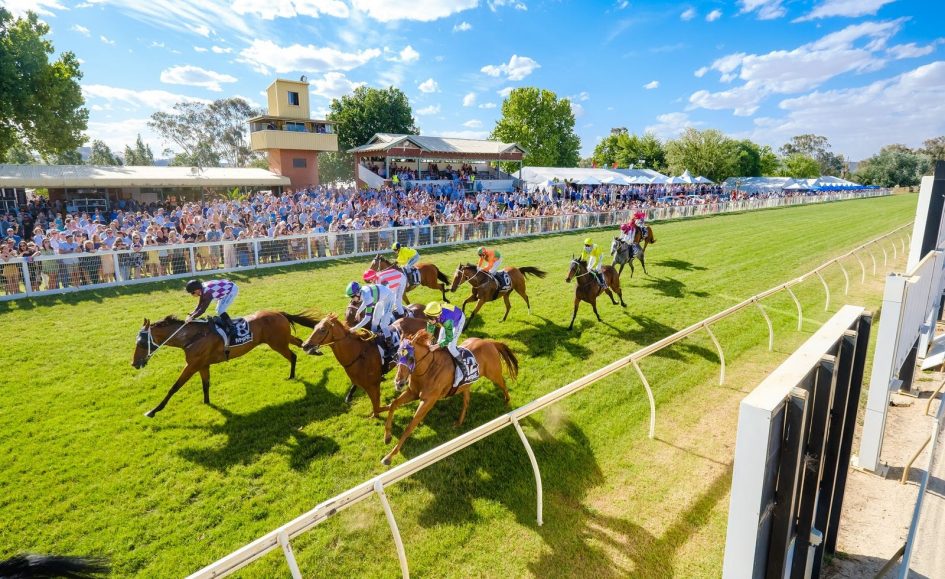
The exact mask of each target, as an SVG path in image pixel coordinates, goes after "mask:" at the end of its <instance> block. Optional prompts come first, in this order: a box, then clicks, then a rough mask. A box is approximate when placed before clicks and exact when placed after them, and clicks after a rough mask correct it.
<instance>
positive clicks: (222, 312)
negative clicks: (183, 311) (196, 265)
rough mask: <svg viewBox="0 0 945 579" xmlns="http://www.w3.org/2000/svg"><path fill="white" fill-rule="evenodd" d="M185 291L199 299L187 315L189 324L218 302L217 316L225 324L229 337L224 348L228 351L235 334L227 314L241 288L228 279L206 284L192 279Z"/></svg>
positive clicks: (224, 329)
mask: <svg viewBox="0 0 945 579" xmlns="http://www.w3.org/2000/svg"><path fill="white" fill-rule="evenodd" d="M184 289H186V290H187V293H189V294H190V295H192V296H194V297H196V298H199V301H198V302H197V307H196V308H194V311H192V312H190V313H189V314H188V315H187V323H190V322H192V321H194V319H196V318H198V317H200V316H202V315H203V313H204V312H206V311H207V308H208V307H210V302H212V301H213V300H217V315H219V316H220V321H221V322H222V323H223V331H224V333H225V334H226V335H227V339H225V340H224V341H223V342H224V343H223V347H224V348H225V349H228V348H229V345H230V340H229V336H230V335H231V334H232V332H233V321H232V320H231V319H230V314H228V313H226V310H227V308H229V307H230V304H232V303H233V300H234V299H236V294H238V293H239V288H237V287H236V284H235V283H233V282H231V281H230V280H228V279H212V280H210V281H206V282H201V281H200V280H199V279H192V280H190V281H188V282H187V285H186V286H184Z"/></svg>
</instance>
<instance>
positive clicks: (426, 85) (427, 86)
mask: <svg viewBox="0 0 945 579" xmlns="http://www.w3.org/2000/svg"><path fill="white" fill-rule="evenodd" d="M417 88H418V89H420V92H426V93H430V92H436V91H438V90H440V85H438V84H436V81H435V80H433V79H432V78H428V79H426V80H425V81H423V82H421V83H420V84H419V85H418V86H417Z"/></svg>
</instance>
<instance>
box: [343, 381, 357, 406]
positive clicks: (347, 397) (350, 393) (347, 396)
mask: <svg viewBox="0 0 945 579" xmlns="http://www.w3.org/2000/svg"><path fill="white" fill-rule="evenodd" d="M357 391H358V385H357V384H355V383H353V382H352V384H351V387H350V388H348V393H347V394H345V404H351V401H352V400H354V393H355V392H357Z"/></svg>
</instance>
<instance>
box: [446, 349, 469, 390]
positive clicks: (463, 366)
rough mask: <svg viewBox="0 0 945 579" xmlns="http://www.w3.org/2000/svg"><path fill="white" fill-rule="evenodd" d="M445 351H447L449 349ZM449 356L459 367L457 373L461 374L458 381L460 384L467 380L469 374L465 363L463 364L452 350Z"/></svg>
mask: <svg viewBox="0 0 945 579" xmlns="http://www.w3.org/2000/svg"><path fill="white" fill-rule="evenodd" d="M446 351H447V352H449V349H447V350H446ZM450 357H451V358H453V364H455V365H456V367H457V368H458V369H459V374H460V376H461V378H460V382H459V383H460V384H462V383H463V382H465V381H466V380H469V374H467V373H466V364H463V362H462V360H460V359H459V356H454V355H453V353H452V352H450Z"/></svg>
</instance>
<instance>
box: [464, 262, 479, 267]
mask: <svg viewBox="0 0 945 579" xmlns="http://www.w3.org/2000/svg"><path fill="white" fill-rule="evenodd" d="M462 267H476V265H475V264H473V263H469V262H468V261H467V262H466V264H465V265H463V266H462Z"/></svg>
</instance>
